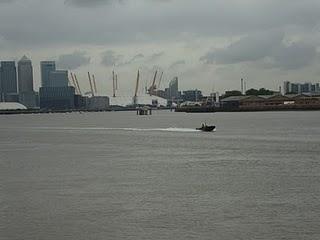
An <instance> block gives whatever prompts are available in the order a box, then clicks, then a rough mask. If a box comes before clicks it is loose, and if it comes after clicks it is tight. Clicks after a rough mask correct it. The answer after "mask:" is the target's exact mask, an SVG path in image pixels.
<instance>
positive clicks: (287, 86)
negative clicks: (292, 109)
mask: <svg viewBox="0 0 320 240" xmlns="http://www.w3.org/2000/svg"><path fill="white" fill-rule="evenodd" d="M290 92H291V83H290V82H289V81H285V82H284V83H283V94H284V95H286V94H288V93H290Z"/></svg>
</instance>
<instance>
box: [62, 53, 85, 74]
mask: <svg viewBox="0 0 320 240" xmlns="http://www.w3.org/2000/svg"><path fill="white" fill-rule="evenodd" d="M88 64H90V57H87V56H86V52H79V51H76V52H73V53H71V54H64V55H61V56H59V58H58V60H57V66H58V67H59V68H62V69H69V70H74V69H77V68H79V67H81V66H85V65H88Z"/></svg>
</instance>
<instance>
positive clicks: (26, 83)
mask: <svg viewBox="0 0 320 240" xmlns="http://www.w3.org/2000/svg"><path fill="white" fill-rule="evenodd" d="M18 87H19V93H25V92H33V68H32V63H31V60H30V59H29V58H27V57H26V56H23V57H22V58H21V59H20V61H19V62H18Z"/></svg>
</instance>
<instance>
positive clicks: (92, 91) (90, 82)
mask: <svg viewBox="0 0 320 240" xmlns="http://www.w3.org/2000/svg"><path fill="white" fill-rule="evenodd" d="M88 78H89V84H90V90H91V94H92V97H94V90H93V86H92V80H91V76H90V72H88Z"/></svg>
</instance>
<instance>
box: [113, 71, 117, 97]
mask: <svg viewBox="0 0 320 240" xmlns="http://www.w3.org/2000/svg"><path fill="white" fill-rule="evenodd" d="M115 81H116V80H115V76H114V70H113V71H112V91H113V97H114V98H115V97H116V83H115Z"/></svg>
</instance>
